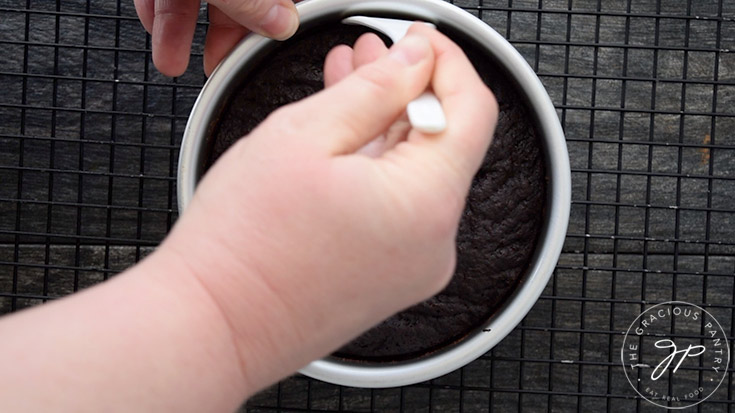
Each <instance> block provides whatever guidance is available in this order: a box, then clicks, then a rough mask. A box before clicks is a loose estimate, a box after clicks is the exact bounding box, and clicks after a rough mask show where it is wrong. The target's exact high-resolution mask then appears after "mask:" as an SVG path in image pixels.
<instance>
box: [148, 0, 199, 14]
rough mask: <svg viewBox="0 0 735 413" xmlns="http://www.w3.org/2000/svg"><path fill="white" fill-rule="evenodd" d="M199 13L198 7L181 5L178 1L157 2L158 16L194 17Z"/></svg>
mask: <svg viewBox="0 0 735 413" xmlns="http://www.w3.org/2000/svg"><path fill="white" fill-rule="evenodd" d="M198 14H199V10H198V8H197V9H192V8H191V7H181V5H180V4H179V2H178V1H172V0H162V1H157V2H156V3H155V16H156V17H158V18H192V17H196V16H197V15H198Z"/></svg>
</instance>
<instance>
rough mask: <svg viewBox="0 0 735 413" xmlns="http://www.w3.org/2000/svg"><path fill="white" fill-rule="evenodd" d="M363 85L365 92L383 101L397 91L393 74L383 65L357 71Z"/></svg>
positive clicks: (396, 83) (365, 67)
mask: <svg viewBox="0 0 735 413" xmlns="http://www.w3.org/2000/svg"><path fill="white" fill-rule="evenodd" d="M357 73H358V75H359V76H360V79H362V82H363V83H364V87H365V92H366V93H369V94H370V95H371V97H374V98H376V99H383V98H385V97H388V96H390V95H392V93H393V92H395V91H396V90H397V87H398V86H399V85H398V81H397V79H396V76H395V72H394V71H391V70H390V68H388V67H387V66H385V65H380V64H372V65H366V66H363V67H361V68H360V69H358V71H357Z"/></svg>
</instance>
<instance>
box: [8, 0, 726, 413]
mask: <svg viewBox="0 0 735 413" xmlns="http://www.w3.org/2000/svg"><path fill="white" fill-rule="evenodd" d="M455 3H456V4H457V5H458V6H460V7H463V8H465V9H466V10H468V11H469V12H471V13H473V14H475V15H476V16H478V17H480V18H481V19H483V20H484V21H485V22H487V23H488V24H489V25H490V26H492V27H493V28H495V29H496V30H497V31H498V32H500V33H501V34H502V35H503V36H505V37H506V38H507V39H509V40H510V41H511V42H512V43H513V45H514V46H515V47H516V48H517V49H518V50H519V51H520V52H521V54H523V56H524V57H525V58H526V59H527V60H528V62H529V64H531V66H532V67H533V68H534V70H535V71H536V72H537V73H538V74H539V77H540V78H541V80H542V82H543V83H544V85H545V86H546V88H547V90H548V91H549V94H550V95H551V97H552V100H553V101H554V103H555V105H556V107H557V110H558V114H559V117H560V119H561V121H562V124H563V126H564V129H565V131H566V136H567V143H568V147H569V152H570V157H571V163H572V180H573V205H572V216H571V222H570V227H569V232H568V235H567V239H566V244H565V246H564V251H563V254H562V256H561V259H560V261H559V264H558V266H557V268H556V271H555V273H554V276H553V279H552V280H551V281H550V283H549V285H548V287H547V288H546V290H545V292H544V294H543V295H542V297H541V299H540V300H539V301H538V303H537V304H536V305H535V307H534V308H533V310H532V311H531V312H530V313H529V315H528V316H527V317H526V318H525V320H524V321H523V322H522V324H521V325H520V326H519V327H518V328H516V329H515V330H514V331H513V332H512V333H511V334H510V335H509V336H508V337H507V338H506V339H505V340H503V342H502V343H500V344H499V345H498V346H496V347H495V348H494V349H493V350H492V351H490V352H489V353H488V354H486V355H484V356H483V357H481V358H480V359H478V360H477V361H475V362H473V363H471V364H470V365H468V366H467V367H465V368H463V369H461V370H458V371H456V372H454V373H451V374H449V375H447V376H444V377H441V378H439V379H436V380H432V381H431V382H427V383H422V384H419V385H415V386H409V387H404V388H396V389H382V390H369V389H354V388H344V387H338V386H332V385H328V384H325V383H322V382H319V381H315V380H310V379H308V378H305V377H302V376H295V377H292V378H289V379H287V380H285V381H283V382H282V383H280V384H278V385H276V386H273V387H271V388H270V389H267V390H266V391H264V392H262V393H261V394H259V395H257V396H255V397H254V398H253V399H252V400H251V401H250V402H249V403H248V405H247V406H246V407H243V409H244V410H249V411H252V412H270V411H335V410H342V411H352V412H373V411H375V412H377V411H406V412H420V411H426V412H435V411H436V412H452V411H459V412H462V411H467V412H469V411H488V410H490V411H513V410H524V411H544V410H554V411H575V410H576V411H580V412H581V411H633V410H637V411H654V410H658V408H656V407H655V406H653V405H651V404H649V403H647V402H646V401H644V400H642V399H641V398H640V397H638V396H637V394H636V393H635V392H633V390H632V388H631V387H630V385H629V384H628V382H627V381H626V379H625V376H624V374H623V367H622V366H621V365H620V363H619V357H620V355H619V349H620V346H621V344H622V340H623V333H624V332H625V331H626V330H627V328H628V326H629V324H630V323H631V321H632V320H633V319H634V318H635V317H636V316H637V315H638V314H640V313H641V311H643V310H644V309H645V308H647V307H649V306H650V305H652V304H655V303H658V302H663V301H669V300H685V301H689V302H691V303H694V304H697V305H700V306H702V307H704V308H706V309H707V310H708V311H709V312H710V313H712V314H713V315H714V316H715V317H716V318H717V319H718V320H719V321H720V323H721V324H722V326H723V327H724V328H725V331H726V334H727V335H728V338H729V340H731V341H732V340H733V339H735V337H734V336H735V332H734V330H733V329H735V323H734V321H735V295H734V294H733V291H734V289H735V284H734V281H733V280H734V277H733V273H735V195H734V194H735V135H734V134H733V131H735V109H734V105H735V53H733V52H732V51H731V49H733V48H735V2H733V1H724V0H719V1H718V0H706V1H700V0H696V1H694V0H686V1H685V0H635V1H633V0H604V1H602V0H587V1H577V0H534V1H530V0H523V1H521V0H485V1H482V0H479V1H478V0H466V1H456V2H455ZM203 21H204V20H202V22H203ZM205 30H206V24H205V23H201V24H199V25H198V27H197V39H198V40H197V42H196V45H195V47H194V53H193V58H192V63H191V65H190V69H189V70H188V71H187V74H185V75H184V76H182V77H180V78H177V79H170V78H166V77H163V76H161V75H160V74H158V73H157V72H156V71H155V68H154V67H153V65H152V64H151V56H150V40H149V38H148V37H147V36H146V35H145V32H144V31H143V29H142V27H141V26H140V24H139V23H138V21H137V18H136V15H135V10H134V7H133V2H132V0H130V1H127V0H125V1H120V0H118V1H117V2H112V1H108V0H88V1H86V2H85V1H81V0H76V1H71V0H69V1H64V2H61V1H50V0H45V1H36V0H34V1H31V0H0V314H3V313H8V312H12V311H16V310H19V309H22V308H25V307H28V306H32V305H36V304H39V303H42V302H44V301H46V300H48V299H52V298H55V297H60V296H64V295H67V294H69V293H72V292H74V291H77V290H78V289H81V288H84V287H87V286H90V285H93V284H95V283H98V282H100V281H102V280H104V279H106V278H107V277H108V276H111V275H113V274H115V273H117V272H119V271H121V270H123V269H125V268H126V267H128V266H130V265H132V264H134V263H135V262H137V261H138V260H139V259H141V258H142V257H143V256H145V255H146V254H147V253H149V252H150V251H151V249H152V248H153V247H155V246H156V245H157V244H158V242H160V241H161V239H162V238H163V237H164V236H165V234H166V233H167V232H168V230H169V229H170V228H171V225H172V224H173V222H174V221H175V220H176V217H177V213H176V199H175V195H176V194H175V171H176V160H177V156H178V149H179V144H180V141H181V135H182V131H183V129H184V125H185V123H186V120H187V116H188V113H189V111H190V109H191V106H192V104H193V102H194V100H195V99H196V96H197V94H198V92H199V89H200V87H201V85H202V84H203V82H204V80H205V79H204V76H203V74H202V70H201V64H202V54H201V46H200V45H201V44H202V42H201V39H202V38H203V34H204V32H205ZM731 365H732V364H731ZM734 390H735V384H734V383H733V369H732V368H729V370H728V373H727V376H726V378H725V381H724V382H723V384H722V386H721V387H720V388H719V389H718V391H717V392H716V393H715V394H714V395H713V396H712V397H711V398H710V399H708V400H707V401H706V402H705V403H703V404H700V405H698V406H697V410H698V411H708V412H709V411H728V412H731V411H733V410H735V409H734V408H735V401H733V391H734Z"/></svg>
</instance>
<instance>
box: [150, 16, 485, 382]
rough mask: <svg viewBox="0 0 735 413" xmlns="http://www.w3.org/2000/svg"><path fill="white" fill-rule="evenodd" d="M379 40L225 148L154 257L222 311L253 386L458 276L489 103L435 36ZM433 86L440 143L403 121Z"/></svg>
mask: <svg viewBox="0 0 735 413" xmlns="http://www.w3.org/2000/svg"><path fill="white" fill-rule="evenodd" d="M376 40H378V41H379V39H377V38H376V37H372V36H367V37H363V38H362V39H360V41H358V43H357V44H356V46H355V49H354V51H353V50H350V49H349V48H345V47H340V48H337V49H335V50H334V51H333V52H332V53H330V55H329V57H328V59H327V62H326V64H325V66H326V73H325V77H326V82H327V84H328V86H330V87H329V88H327V89H326V90H325V91H323V92H320V93H318V94H316V95H314V96H311V97H309V98H307V99H304V100H302V101H300V102H297V103H295V104H292V105H288V106H285V107H283V108H281V109H279V110H277V111H276V112H274V113H273V114H272V115H271V116H269V117H268V119H266V120H265V121H264V122H263V123H262V124H261V125H260V126H259V127H258V128H256V129H255V130H254V131H253V132H252V133H251V134H250V135H249V136H248V137H247V139H242V140H240V141H238V143H237V144H235V145H234V146H233V147H232V148H231V149H230V150H229V151H228V152H226V153H225V155H223V156H222V157H221V158H220V160H219V161H218V162H217V163H216V164H215V165H214V166H213V167H212V169H210V170H209V172H208V173H207V174H206V176H205V177H204V179H203V180H202V182H201V183H200V186H199V188H198V189H197V192H196V194H195V196H194V199H193V200H192V202H191V204H190V206H189V207H188V209H187V211H186V212H185V213H184V214H183V215H182V217H181V219H180V220H179V222H178V223H177V225H176V227H175V228H174V230H173V232H172V234H171V235H170V237H169V238H168V239H167V240H166V241H165V242H164V244H163V245H162V247H161V248H162V249H164V250H166V251H168V252H169V253H174V254H176V256H177V257H179V260H180V261H181V262H183V263H186V265H187V266H188V267H189V268H190V271H191V273H193V274H194V275H195V276H196V277H197V278H198V279H199V280H200V283H201V284H202V286H203V288H204V289H205V290H206V291H207V292H208V293H209V294H210V295H211V297H212V299H213V301H214V302H215V303H216V304H217V306H218V307H219V308H220V309H221V311H222V314H223V316H224V317H225V318H226V319H227V321H228V323H229V325H230V326H231V328H232V334H233V337H234V341H235V342H236V344H237V346H238V348H239V349H240V352H241V353H240V356H241V358H240V361H241V364H242V365H243V370H244V372H245V376H246V377H247V378H248V379H249V381H250V383H251V386H250V387H251V388H252V389H253V390H257V388H259V387H262V386H263V385H266V384H269V383H271V382H273V381H275V380H277V379H279V378H281V377H283V376H285V375H287V374H290V373H291V372H293V370H295V369H297V368H299V367H301V366H303V365H304V364H306V363H307V362H309V361H311V360H313V359H315V358H319V357H322V356H324V355H325V354H328V353H329V352H330V351H333V350H334V349H336V348H338V347H339V346H340V345H342V344H344V343H345V342H346V341H348V340H349V339H351V338H353V337H355V336H357V335H358V334H359V333H361V332H362V331H364V330H366V329H368V328H369V327H371V326H373V325H374V324H376V323H377V322H379V321H380V320H382V319H385V318H387V317H388V316H390V315H391V314H394V313H395V312H397V311H400V310H402V309H404V308H406V307H408V306H410V305H412V304H415V303H417V302H419V301H421V300H424V299H426V298H428V297H430V296H431V295H433V294H435V293H437V292H438V291H440V290H441V289H442V288H443V287H444V286H445V285H446V283H447V282H448V281H449V279H450V277H451V275H452V273H453V270H454V264H455V255H456V252H455V237H456V232H457V226H458V223H459V219H460V216H461V213H462V210H463V209H464V203H465V198H466V196H467V193H468V190H469V186H470V183H471V181H472V178H473V176H474V174H475V172H476V171H477V169H478V168H479V166H480V164H481V162H482V160H483V158H484V155H485V153H486V151H487V148H488V146H489V144H490V139H491V137H492V131H493V128H494V125H495V121H496V118H497V103H496V101H495V99H494V97H493V96H492V93H491V92H490V91H489V90H488V89H487V87H486V86H485V85H484V84H483V82H482V81H481V80H480V78H479V76H478V75H477V73H476V72H475V70H474V68H473V66H472V65H471V63H470V62H469V61H468V60H467V58H466V56H465V55H464V53H463V52H462V51H461V49H460V48H459V47H458V46H456V45H455V44H454V43H452V42H451V41H450V40H449V39H448V38H446V37H445V36H443V35H442V34H440V33H438V32H437V31H435V30H433V29H430V28H428V27H426V26H425V25H421V24H419V25H414V26H412V27H411V29H410V30H409V35H408V36H407V37H406V38H404V39H403V40H402V41H401V42H399V43H398V44H397V45H395V46H394V47H393V48H392V49H391V50H390V51H387V50H386V49H385V47H384V46H382V43H381V44H380V45H378V44H377V43H376V42H375V41H376ZM429 85H431V88H432V89H433V91H434V92H435V94H436V95H437V96H438V98H439V99H440V101H441V102H442V106H443V108H444V111H445V113H446V115H447V122H448V127H447V129H446V131H445V132H443V133H440V134H436V135H424V134H422V133H420V132H417V131H415V130H411V129H410V126H407V124H403V125H402V124H401V122H400V119H401V116H402V113H403V112H404V109H405V107H406V105H407V104H408V102H410V101H411V100H413V99H414V98H416V97H417V96H418V95H419V94H421V93H422V92H423V91H424V90H425V89H426V88H427V86H429ZM397 120H398V121H399V122H398V124H396V121H397ZM404 123H405V122H404ZM398 131H400V132H401V133H398ZM394 132H395V133H394ZM404 132H405V133H404ZM381 134H384V135H385V136H386V137H390V139H388V140H386V141H384V142H383V144H382V146H380V147H379V148H378V150H376V151H374V152H372V153H371V154H370V155H371V156H366V155H364V154H361V153H356V152H357V151H358V150H360V148H362V147H363V146H365V145H366V144H367V143H369V142H371V141H373V140H374V139H375V138H376V137H377V136H380V135H381Z"/></svg>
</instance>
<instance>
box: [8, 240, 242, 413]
mask: <svg viewBox="0 0 735 413" xmlns="http://www.w3.org/2000/svg"><path fill="white" fill-rule="evenodd" d="M0 338H1V339H0V366H3V368H2V369H0V388H1V389H2V391H0V406H3V410H4V411H46V410H54V411H75V412H78V411H111V410H112V411H114V410H119V411H232V410H234V409H235V408H237V406H238V405H239V404H240V403H241V402H242V401H243V399H244V397H245V396H247V395H248V391H249V388H248V387H249V386H248V385H247V384H246V383H245V381H244V379H243V377H242V371H241V367H240V365H239V362H238V360H239V358H238V356H237V353H236V349H235V345H234V343H233V340H232V337H231V332H230V329H229V327H228V326H227V323H226V322H225V321H224V320H223V318H222V316H221V313H220V311H219V309H218V308H217V306H216V305H215V303H214V302H213V301H212V300H211V298H209V297H208V295H207V293H206V291H204V290H203V289H202V288H201V286H199V285H197V280H196V279H195V278H193V277H191V276H190V274H189V273H188V272H187V269H186V268H185V267H183V266H182V265H181V264H180V263H179V262H177V261H176V260H175V259H174V258H173V257H171V256H169V255H168V254H167V252H166V251H159V252H156V253H154V254H153V255H152V256H151V257H149V258H148V259H146V260H145V261H144V262H143V263H141V264H140V265H138V266H136V267H134V268H132V269H131V270H128V271H127V272H125V273H123V274H121V275H119V276H117V277H115V278H114V279H112V280H110V281H108V282H106V283H104V284H102V285H100V286H97V287H94V288H91V289H89V290H87V291H83V292H81V293H79V294H76V295H74V296H71V297H69V298H66V299H62V300H59V301H58V302H53V303H49V304H46V305H43V306H40V307H37V308H34V309H31V310H28V311H24V312H21V313H18V314H15V315H11V316H8V317H6V318H3V319H0Z"/></svg>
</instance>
